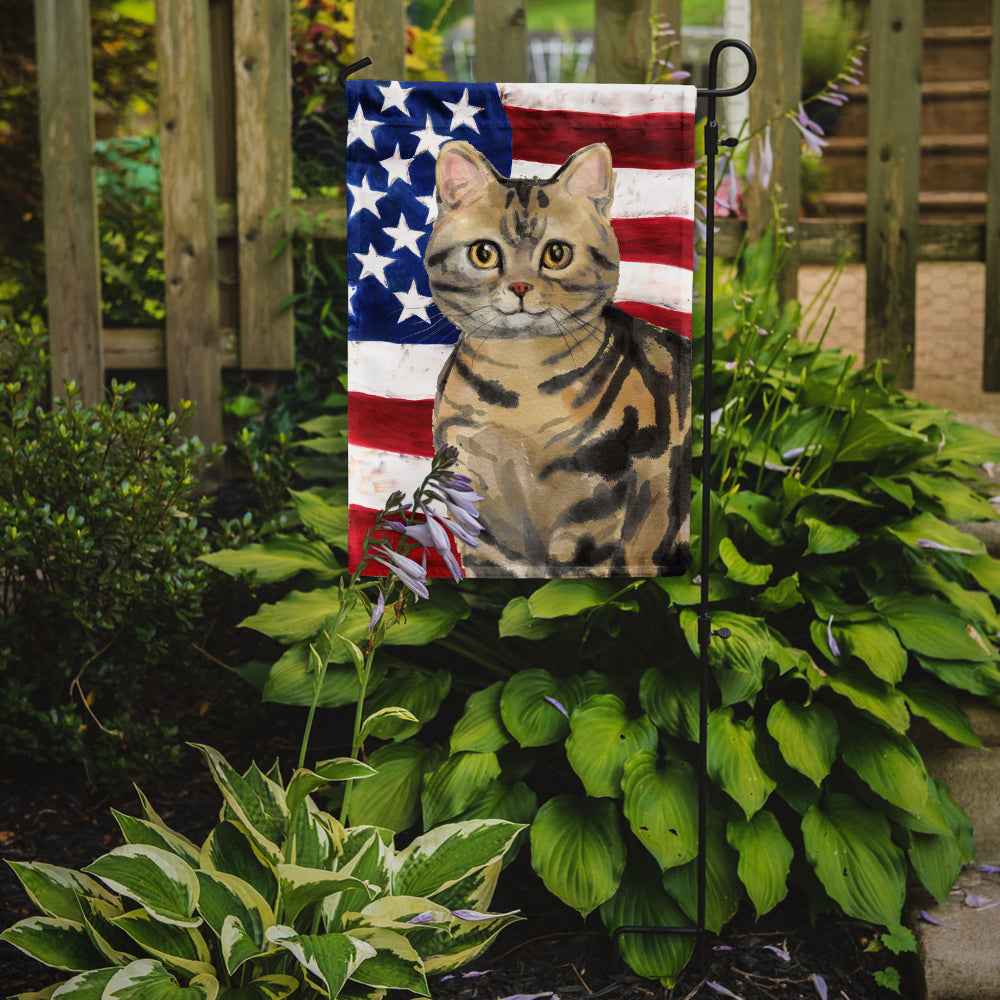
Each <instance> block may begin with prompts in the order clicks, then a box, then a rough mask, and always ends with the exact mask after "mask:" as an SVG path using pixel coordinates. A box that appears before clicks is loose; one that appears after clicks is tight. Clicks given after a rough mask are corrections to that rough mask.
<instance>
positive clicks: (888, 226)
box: [36, 0, 1000, 441]
mask: <svg viewBox="0 0 1000 1000" xmlns="http://www.w3.org/2000/svg"><path fill="white" fill-rule="evenodd" d="M525 3H526V0H475V3H474V11H475V22H476V28H475V42H476V45H475V53H476V55H475V71H476V76H477V78H478V79H480V80H511V81H517V80H524V79H526V77H527V62H526V51H527V46H526V26H525ZM922 6H923V5H922V3H920V2H918V0H871V4H870V29H871V41H870V48H869V60H868V62H869V66H870V67H871V69H870V76H869V79H868V81H867V86H868V101H869V109H870V114H869V133H868V177H867V190H868V198H867V215H866V219H865V220H864V221H857V222H844V221H837V220H812V219H806V220H800V219H799V217H798V211H797V208H796V210H790V209H788V208H785V209H784V214H785V218H784V223H785V224H786V225H787V226H789V227H791V228H792V229H793V231H794V233H795V235H796V237H797V239H796V244H795V249H794V252H793V254H792V255H791V257H790V259H789V262H788V265H787V266H786V268H785V271H784V273H783V274H782V276H781V288H782V293H783V294H784V295H785V296H786V297H787V296H793V295H794V294H795V293H796V282H797V270H798V267H799V265H800V263H806V262H810V263H811V262H831V263H832V262H835V261H837V260H839V259H841V258H842V256H843V255H844V254H850V255H851V257H852V258H853V259H854V260H860V261H864V263H865V266H866V270H867V288H868V295H867V310H866V311H867V327H866V340H865V347H866V356H867V357H868V358H874V357H882V358H886V359H887V360H889V361H890V362H891V363H893V364H894V365H895V364H898V363H899V362H900V361H901V360H902V359H903V358H904V356H906V355H907V352H909V358H910V360H909V362H908V364H907V366H904V369H903V379H904V384H906V383H907V382H908V381H909V382H912V376H913V367H912V366H913V360H912V359H913V353H912V348H913V346H914V341H915V336H914V331H915V303H916V265H917V262H918V261H923V260H951V261H954V260H969V261H985V263H986V270H987V281H986V298H987V301H986V309H985V314H986V329H985V331H984V343H985V348H984V362H983V384H984V388H985V389H987V390H989V391H1000V170H998V169H997V168H996V164H997V163H1000V0H994V2H993V5H992V30H993V41H992V56H991V60H992V61H991V73H992V78H991V79H992V84H991V103H990V118H989V122H990V125H989V150H990V160H991V163H992V164H993V168H992V170H991V171H990V172H989V182H988V191H987V212H986V221H985V223H945V222H940V223H930V222H923V223H922V222H921V221H920V219H919V216H918V208H917V206H918V200H917V199H918V175H917V173H916V169H915V167H916V164H917V163H918V162H919V155H920V134H919V112H920V99H921V91H920V83H919V53H920V45H921V37H922ZM651 7H653V8H655V10H651ZM681 8H682V4H681V0H595V46H594V49H595V50H594V64H595V67H596V74H597V79H598V80H599V81H601V82H609V83H614V82H617V83H627V82H640V81H642V80H644V79H645V78H646V74H647V72H648V65H647V64H648V61H649V57H650V45H649V38H650V34H649V25H650V17H651V15H655V16H657V17H659V18H663V19H665V20H667V21H669V22H670V23H671V24H673V25H675V26H679V25H680V23H681V13H682V10H681ZM405 10H406V4H405V0H357V7H356V14H355V21H356V38H355V50H356V52H357V53H359V54H364V55H367V56H369V57H370V58H371V59H372V60H373V66H372V67H371V68H370V69H369V70H368V71H366V72H367V75H370V76H373V77H378V78H382V79H403V78H405V62H404V57H405V29H406V22H405ZM288 11H289V0H259V2H256V3H251V2H249V0H211V2H210V0H158V3H157V19H158V20H157V39H158V61H159V72H160V95H159V101H160V136H161V146H162V153H161V156H162V169H163V206H164V244H165V271H166V293H165V294H166V312H167V315H166V326H165V329H162V330H127V331H116V330H106V329H102V326H101V318H100V317H101V308H100V283H99V274H100V269H99V258H98V252H97V235H96V233H97V222H96V194H95V189H94V181H93V169H92V150H93V109H92V104H91V99H90V93H91V87H90V84H89V81H90V52H89V42H88V32H87V27H86V26H87V23H88V0H36V17H37V35H38V40H39V41H38V69H39V90H40V98H41V116H42V151H43V170H44V182H45V221H46V249H47V262H48V263H47V266H48V287H49V328H50V338H51V350H52V354H53V383H54V385H55V386H57V387H58V386H61V384H62V381H63V380H64V379H73V380H75V381H76V382H77V383H78V384H79V385H80V386H81V387H82V391H83V398H84V399H85V400H89V401H93V400H96V399H98V398H100V396H101V394H102V392H103V385H104V377H105V371H106V370H107V369H112V368H133V369H134V368H140V369H141V368H161V369H162V368H165V369H166V371H167V385H168V395H169V399H170V401H171V402H174V401H176V400H178V399H180V398H189V399H193V400H195V401H196V402H197V403H198V404H199V406H198V411H197V413H198V416H197V425H196V427H195V430H196V432H197V433H198V434H199V435H200V436H201V437H202V438H203V439H205V440H208V441H219V440H221V439H222V435H223V431H222V410H221V398H220V397H221V389H220V386H221V370H222V368H224V367H238V368H242V369H250V370H259V369H264V370H280V369H284V368H289V367H291V366H292V364H293V337H292V317H291V314H290V312H289V311H288V310H287V309H284V310H283V309H282V308H281V305H282V303H283V302H284V300H285V299H287V297H288V296H289V294H290V292H291V288H292V273H291V256H290V253H289V251H288V249H287V248H286V249H284V250H280V249H279V248H281V247H282V246H284V244H285V243H286V242H287V240H288V237H289V235H290V233H289V229H290V226H291V222H290V220H291V219H292V218H293V215H292V213H289V212H287V211H282V209H285V208H287V207H288V206H289V205H290V203H291V181H290V177H291V144H290V133H291V129H290V124H289V119H290V113H291V112H290V100H289V95H290V76H289V26H288ZM801 18H802V3H801V0H754V2H753V4H752V23H751V35H752V37H751V39H750V41H751V43H752V45H753V46H754V49H755V51H756V54H757V59H758V66H759V72H758V77H757V82H756V83H755V84H754V86H753V88H751V91H750V130H751V132H753V130H754V129H756V128H758V127H759V126H760V125H761V124H762V123H763V122H765V121H767V120H769V119H771V118H773V117H774V116H775V115H777V114H780V112H781V111H783V110H784V109H786V108H789V107H794V106H796V105H797V104H798V101H799V94H800V76H799V73H800V71H799V64H800V49H801V30H802V28H801ZM682 51H683V37H681V38H680V52H682ZM673 58H674V61H675V62H676V61H677V59H678V50H677V49H675V51H674V53H673ZM721 103H722V104H724V103H725V102H721ZM725 114H726V109H725V107H721V108H720V118H722V119H723V122H724V124H725V117H724V116H725ZM728 124H729V126H730V127H729V132H730V133H731V134H735V133H736V132H737V131H738V130H739V124H740V123H739V122H730V123H728ZM773 144H774V152H775V164H776V166H775V170H774V172H773V174H772V177H771V179H770V183H769V185H768V188H767V189H766V190H762V189H760V188H759V187H758V188H752V189H751V190H750V192H749V193H748V197H747V201H746V207H747V219H746V220H745V221H741V220H735V219H733V220H724V224H723V226H722V229H721V232H720V235H719V238H718V239H717V242H716V247H717V250H718V252H719V253H720V254H723V255H725V254H727V253H732V252H733V251H734V249H735V246H736V245H737V243H738V240H739V239H740V237H741V235H742V233H743V232H744V230H745V229H749V231H750V233H751V234H752V235H757V234H759V233H760V232H762V231H763V229H764V227H765V226H766V225H767V224H768V222H769V221H770V220H771V219H772V217H773V210H772V207H771V206H772V203H773V200H774V199H777V201H778V202H780V203H782V204H784V205H785V206H796V207H797V206H798V204H799V156H800V137H799V134H798V132H797V131H796V129H795V128H794V126H793V125H792V124H791V123H790V122H787V121H779V122H777V123H776V125H775V127H774V129H773ZM302 213H304V214H305V215H306V216H307V217H309V218H311V219H313V220H314V222H313V224H311V226H310V231H311V232H312V233H313V235H314V236H318V237H328V238H334V239H338V238H342V236H343V233H344V217H345V211H344V205H343V202H342V201H341V202H318V201H314V202H308V203H306V204H304V205H300V206H299V213H298V214H302Z"/></svg>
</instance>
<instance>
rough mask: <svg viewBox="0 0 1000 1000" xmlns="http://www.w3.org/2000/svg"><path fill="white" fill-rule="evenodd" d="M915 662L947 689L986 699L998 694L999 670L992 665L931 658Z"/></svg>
mask: <svg viewBox="0 0 1000 1000" xmlns="http://www.w3.org/2000/svg"><path fill="white" fill-rule="evenodd" d="M917 662H918V663H919V664H920V666H921V667H923V669H924V670H926V671H927V673H929V674H931V675H932V676H933V677H936V678H938V680H940V681H943V682H944V683H945V684H947V685H948V687H953V688H958V689H959V690H960V691H968V692H969V694H977V695H985V696H987V697H992V696H993V695H998V694H1000V669H998V668H997V666H996V665H995V664H993V663H971V662H970V661H969V660H957V661H956V660H937V659H934V657H932V656H918V657H917Z"/></svg>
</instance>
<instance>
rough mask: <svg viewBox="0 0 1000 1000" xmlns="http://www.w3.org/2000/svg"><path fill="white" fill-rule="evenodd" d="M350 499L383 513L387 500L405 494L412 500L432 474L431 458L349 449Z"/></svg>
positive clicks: (358, 448) (348, 496)
mask: <svg viewBox="0 0 1000 1000" xmlns="http://www.w3.org/2000/svg"><path fill="white" fill-rule="evenodd" d="M347 463H348V464H347V469H348V473H347V499H348V502H349V503H351V504H354V505H357V506H360V507H370V508H372V509H373V510H381V509H382V507H383V506H384V505H385V502H386V500H388V499H389V497H390V496H391V495H392V494H393V493H394V492H395V491H396V490H402V491H403V492H404V493H405V494H406V496H407V499H408V500H412V497H413V492H414V490H416V489H417V488H418V487H419V486H420V484H421V483H422V482H423V481H424V477H425V476H426V475H427V473H428V472H430V471H431V460H430V459H429V458H418V457H416V456H414V455H397V454H396V453H395V452H391V451H377V450H376V449H375V448H364V447H362V446H361V445H357V444H352V445H348V446H347Z"/></svg>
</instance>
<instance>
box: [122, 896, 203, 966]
mask: <svg viewBox="0 0 1000 1000" xmlns="http://www.w3.org/2000/svg"><path fill="white" fill-rule="evenodd" d="M111 922H112V923H113V924H114V925H115V926H116V927H118V928H120V929H121V930H123V931H124V932H125V933H126V934H127V935H128V936H129V937H130V938H132V940H133V941H135V942H136V944H138V945H139V946H140V947H142V948H143V949H145V951H147V952H148V953H149V954H150V955H153V956H154V957H155V958H158V959H160V961H162V962H163V964H164V965H166V966H167V967H168V968H171V969H179V970H181V971H182V972H184V973H185V974H187V975H189V976H198V975H210V974H211V973H212V971H213V966H212V956H211V954H210V953H209V950H208V945H207V944H206V943H205V939H204V938H203V937H202V936H201V934H199V933H198V931H196V930H194V929H193V928H191V927H177V926H175V925H173V924H164V923H160V921H158V920H156V919H155V918H153V917H151V916H150V915H149V914H148V913H147V912H146V911H145V910H132V911H131V912H130V913H123V914H122V915H121V916H120V917H114V918H112V921H111Z"/></svg>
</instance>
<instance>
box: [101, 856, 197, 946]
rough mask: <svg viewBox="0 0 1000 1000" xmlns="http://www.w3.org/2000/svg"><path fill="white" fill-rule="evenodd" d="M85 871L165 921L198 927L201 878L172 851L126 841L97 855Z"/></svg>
mask: <svg viewBox="0 0 1000 1000" xmlns="http://www.w3.org/2000/svg"><path fill="white" fill-rule="evenodd" d="M84 871H86V872H88V873H89V874H91V875H96V876H97V877H98V878H99V879H100V880H101V881H102V882H103V883H104V884H105V885H106V886H107V887H108V888H109V889H111V890H112V892H117V893H120V894H121V895H123V896H128V898H129V899H134V900H135V901H136V902H137V903H138V904H139V905H140V906H142V908H143V909H144V910H146V912H147V913H149V915H150V916H152V917H155V918H156V919H157V920H160V921H162V922H163V923H166V924H175V925H177V926H179V927H197V926H198V924H200V923H201V918H200V917H198V916H196V915H195V912H194V911H195V907H196V906H197V905H198V878H197V876H196V875H195V873H194V870H193V869H192V868H191V866H190V865H189V864H188V863H187V862H186V861H183V860H182V859H181V858H179V857H177V855H176V854H173V853H172V852H170V851H165V850H163V849H162V848H159V847H150V846H148V845H147V844H125V845H123V846H122V847H116V848H114V850H112V851H111V852H110V853H108V854H105V855H104V856H103V857H100V858H98V859H97V860H96V861H94V862H93V863H92V864H90V865H88V866H87V867H86V868H85V869H84Z"/></svg>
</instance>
